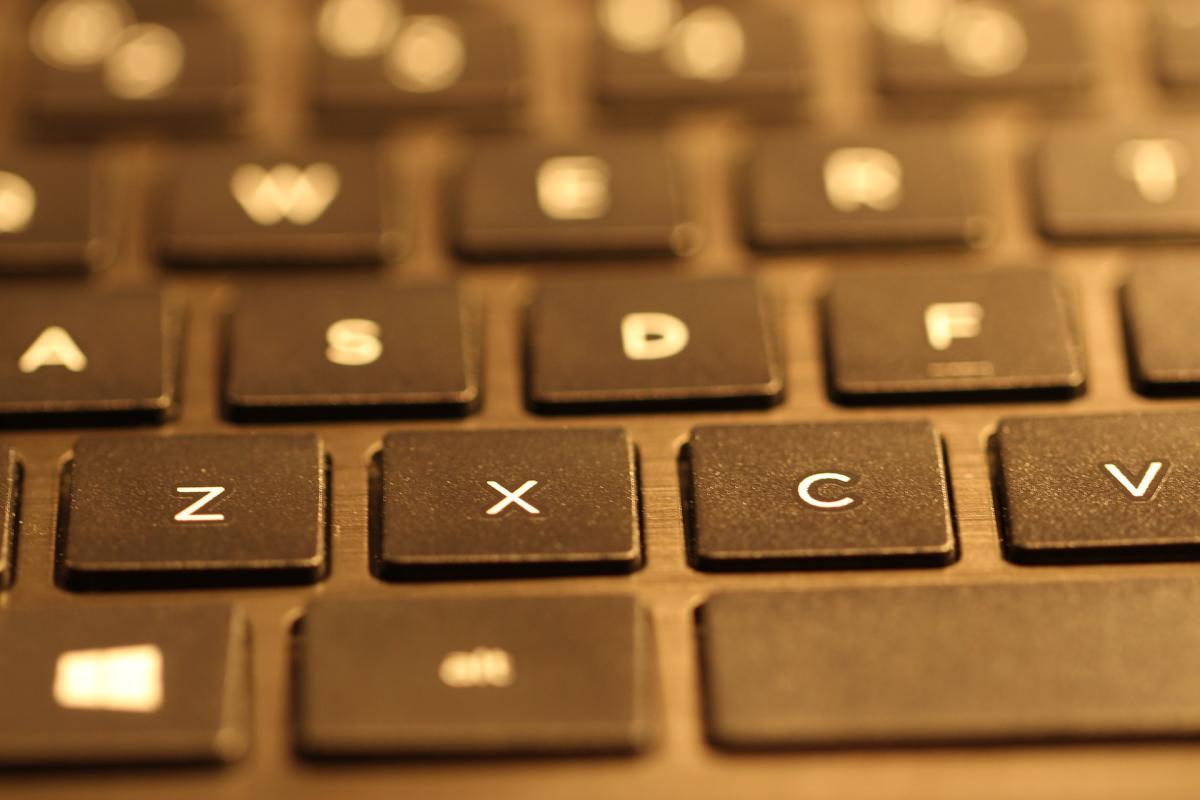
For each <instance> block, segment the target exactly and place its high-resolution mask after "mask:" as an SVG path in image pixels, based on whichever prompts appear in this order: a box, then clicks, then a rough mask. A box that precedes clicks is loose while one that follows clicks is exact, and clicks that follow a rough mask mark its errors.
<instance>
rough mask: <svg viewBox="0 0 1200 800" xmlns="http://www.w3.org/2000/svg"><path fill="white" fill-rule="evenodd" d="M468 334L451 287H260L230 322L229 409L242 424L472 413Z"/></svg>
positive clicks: (474, 374)
mask: <svg viewBox="0 0 1200 800" xmlns="http://www.w3.org/2000/svg"><path fill="white" fill-rule="evenodd" d="M470 327H471V326H469V325H468V321H467V319H466V314H465V311H464V309H463V307H462V303H461V300H460V298H459V293H458V290H457V289H455V288H454V287H452V286H408V287H404V288H393V287H389V286H381V285H378V284H351V285H341V284H339V285H322V286H311V287H293V288H287V287H284V288H279V287H272V288H270V289H261V290H258V291H255V292H252V293H249V294H247V295H246V296H245V297H243V298H242V299H241V301H240V302H239V303H238V306H237V309H236V310H235V312H234V315H233V320H232V323H231V331H232V332H231V336H230V354H229V368H228V382H227V383H226V387H225V402H226V405H227V407H228V408H229V410H230V412H231V413H232V414H233V416H234V417H235V418H237V419H264V420H276V419H281V418H304V417H309V418H311V417H322V416H397V415H422V414H424V415H444V414H466V413H467V412H469V411H470V410H471V409H473V408H474V407H475V406H476V404H477V403H478V401H479V392H480V389H479V375H478V372H479V368H478V363H477V362H478V358H477V355H478V354H477V348H476V346H475V344H474V338H475V334H474V333H473V331H472V330H470Z"/></svg>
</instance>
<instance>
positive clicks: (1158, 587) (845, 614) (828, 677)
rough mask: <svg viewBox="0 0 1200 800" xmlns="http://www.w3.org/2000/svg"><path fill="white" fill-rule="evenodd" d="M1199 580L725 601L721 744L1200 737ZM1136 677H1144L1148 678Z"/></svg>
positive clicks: (714, 732)
mask: <svg viewBox="0 0 1200 800" xmlns="http://www.w3.org/2000/svg"><path fill="white" fill-rule="evenodd" d="M1197 603H1200V584H1198V583H1197V582H1196V581H1192V580H1174V581H1152V580H1143V581H1119V582H1097V581H1089V582H1085V583H1076V584H1070V583H1021V584H1011V585H991V586H986V585H985V586H907V587H892V588H870V589H831V590H827V591H807V592H794V593H787V594H768V593H761V594H726V595H718V596H717V597H714V598H713V599H712V600H710V601H709V602H708V603H707V604H706V605H705V606H704V607H703V608H702V609H701V612H700V649H701V658H702V660H703V669H702V675H703V676H704V689H705V694H706V698H707V703H708V710H707V721H708V735H709V738H710V739H711V740H712V741H713V742H714V743H716V744H718V745H720V746H722V747H730V748H739V749H744V748H760V747H765V748H780V747H817V746H824V747H828V746H850V745H883V744H932V743H954V744H963V743H971V742H1001V741H1060V740H1084V739H1147V738H1153V737H1180V736H1195V735H1197V734H1200V677H1197V675H1198V673H1197V672H1196V670H1195V669H1193V668H1192V665H1194V664H1196V663H1197V662H1198V661H1200V629H1197V627H1196V626H1194V625H1187V624H1180V621H1181V620H1187V619H1190V618H1191V615H1192V613H1193V610H1194V609H1195V608H1196V604H1197ZM1130 676H1137V678H1136V680H1134V679H1131V677H1130Z"/></svg>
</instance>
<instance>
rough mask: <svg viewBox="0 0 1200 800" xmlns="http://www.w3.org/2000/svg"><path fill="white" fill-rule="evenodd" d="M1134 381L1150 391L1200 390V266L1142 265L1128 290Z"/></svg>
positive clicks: (1127, 285) (1129, 282)
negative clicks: (1197, 311)
mask: <svg viewBox="0 0 1200 800" xmlns="http://www.w3.org/2000/svg"><path fill="white" fill-rule="evenodd" d="M1123 300H1124V305H1125V328H1126V331H1127V333H1128V336H1129V353H1130V361H1131V365H1130V366H1131V369H1132V371H1133V379H1134V383H1135V384H1136V385H1137V387H1138V389H1139V390H1140V391H1142V392H1145V393H1147V394H1197V393H1200V318H1197V316H1196V309H1197V308H1200V269H1198V268H1197V267H1196V265H1194V264H1176V263H1155V264H1142V265H1139V266H1138V267H1137V268H1136V269H1135V270H1134V271H1133V272H1132V273H1131V274H1130V276H1129V280H1128V282H1127V283H1126V284H1125V291H1124V296H1123Z"/></svg>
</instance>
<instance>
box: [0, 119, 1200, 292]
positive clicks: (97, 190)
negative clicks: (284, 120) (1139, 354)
mask: <svg viewBox="0 0 1200 800" xmlns="http://www.w3.org/2000/svg"><path fill="white" fill-rule="evenodd" d="M960 145H961V143H960V142H958V141H957V140H956V139H955V138H954V137H953V136H952V135H951V134H950V133H949V132H948V131H947V130H945V129H944V128H941V127H937V126H925V125H909V126H900V127H892V128H884V129H877V130H876V131H875V132H869V131H868V132H862V133H855V134H831V133H815V132H812V131H804V130H799V129H779V130H775V131H769V132H767V133H765V134H764V135H763V136H762V137H761V138H760V140H759V142H758V145H757V147H756V148H755V149H754V151H753V152H752V154H751V155H750V157H749V159H748V160H747V162H746V163H745V164H744V169H742V170H741V174H742V178H743V180H742V182H741V183H742V186H741V191H739V193H738V194H739V201H740V209H739V214H740V216H741V217H742V228H743V234H744V237H745V238H746V240H747V241H748V242H749V243H750V244H751V245H753V246H754V247H756V248H758V249H760V250H769V251H789V250H790V251H803V250H812V249H814V248H817V249H829V248H839V247H848V246H864V247H869V246H875V247H881V246H891V247H894V246H897V245H936V246H947V247H956V246H957V247H968V246H969V247H984V246H986V245H987V244H988V243H989V242H990V241H991V240H992V239H993V238H994V237H995V236H996V234H997V232H998V226H999V225H1000V221H999V218H998V215H997V213H996V211H995V209H994V208H990V207H989V206H988V205H987V204H986V203H985V202H983V184H982V182H981V175H980V169H979V167H980V166H981V162H980V159H979V158H977V157H974V156H972V155H971V154H970V152H969V151H968V150H967V149H965V148H963V147H961V146H960ZM176 156H177V158H175V159H173V162H172V167H171V169H170V170H168V171H167V172H166V173H165V174H164V177H163V179H162V180H160V181H156V182H155V187H154V189H153V190H152V192H151V197H152V199H151V202H150V204H149V205H150V208H149V209H148V210H147V215H148V219H147V222H148V225H147V228H148V230H149V234H148V235H149V237H150V241H149V242H147V243H146V249H148V251H149V253H150V255H151V257H152V258H154V259H155V260H157V261H160V262H162V263H165V264H167V265H170V266H175V267H226V268H246V267H251V268H253V267H258V268H262V267H271V266H291V267H296V266H321V265H324V266H330V267H334V266H342V267H344V266H360V267H361V266H373V265H379V264H382V263H385V262H388V261H390V260H393V259H395V258H397V257H398V256H400V255H402V254H403V253H404V252H405V250H406V248H407V246H408V244H409V242H410V240H411V238H412V234H411V232H410V231H409V230H408V228H409V227H410V224H409V220H410V219H411V216H412V215H411V211H412V209H411V208H409V207H408V205H407V204H408V202H409V200H408V198H406V197H405V196H404V193H403V192H401V191H399V190H398V186H397V185H396V182H394V181H392V180H391V179H390V178H389V174H390V168H389V166H388V165H387V163H385V162H384V160H382V159H381V158H380V157H379V154H378V153H377V152H376V150H375V148H374V147H373V146H369V145H354V144H350V143H348V142H344V141H343V142H341V143H328V142H327V143H326V144H324V145H322V146H314V147H308V148H296V150H295V152H288V153H284V152H272V153H265V152H262V151H259V150H252V149H246V148H237V147H233V148H231V147H196V148H190V149H185V150H180V151H177V152H176ZM1197 160H1200V127H1197V126H1196V125H1195V124H1193V123H1189V122H1184V121H1175V122H1170V123H1162V124H1153V123H1144V124H1140V125H1130V126H1124V127H1115V126H1112V125H1099V126H1097V125H1091V124H1073V125H1059V126H1056V127H1054V128H1053V129H1052V130H1051V131H1050V133H1049V134H1048V135H1047V136H1046V137H1045V139H1044V141H1043V143H1042V144H1041V146H1040V148H1039V149H1038V150H1037V152H1036V155H1035V156H1034V159H1033V166H1034V170H1033V174H1034V186H1033V192H1032V196H1033V197H1034V199H1035V202H1034V203H1033V205H1034V206H1035V208H1036V214H1037V218H1038V219H1037V224H1038V226H1039V227H1040V229H1041V230H1042V232H1043V233H1044V234H1045V235H1046V236H1047V237H1050V238H1053V239H1055V240H1061V241H1076V242H1093V241H1101V240H1129V241H1136V240H1139V239H1142V240H1151V239H1153V240H1177V241H1189V240H1194V239H1196V238H1197V237H1198V236H1200V223H1198V222H1197V221H1196V220H1198V219H1200V173H1198V172H1196V171H1194V170H1189V165H1190V164H1192V163H1193V162H1195V161H1197ZM682 175H683V173H682V171H681V170H680V168H679V164H678V163H677V162H676V160H675V159H674V158H673V157H672V156H671V155H670V151H669V148H668V147H667V144H666V141H665V139H664V137H663V136H661V135H658V134H648V133H624V134H607V135H597V136H593V137H592V138H590V139H587V140H581V141H576V142H573V143H549V142H544V141H537V140H534V139H526V138H497V139H484V140H480V141H479V142H477V143H476V144H475V146H474V147H473V148H472V153H471V156H470V158H469V159H468V161H467V163H466V164H465V165H464V166H463V167H462V168H461V169H460V170H457V171H456V173H455V176H454V179H453V180H451V181H448V182H447V184H446V187H445V194H446V203H445V208H444V211H445V216H446V226H445V227H446V231H447V237H448V241H447V248H448V249H449V250H452V251H453V252H454V253H455V254H457V255H458V256H459V257H460V258H462V259H464V260H468V261H480V260H482V261H503V260H512V259H539V258H561V259H570V258H617V257H638V256H642V257H645V256H657V257H671V256H676V255H692V254H695V253H696V252H698V251H699V250H701V249H702V248H703V246H704V244H705V240H706V238H707V237H706V231H705V230H704V228H703V226H702V225H701V224H700V223H699V222H698V221H697V220H696V213H695V212H696V209H695V208H692V207H690V203H689V201H688V200H687V197H688V191H687V184H686V182H685V181H684V180H683V177H682ZM108 184H109V181H108V180H107V178H106V177H105V175H104V174H102V173H101V171H100V170H99V169H97V168H96V166H95V165H94V164H92V163H91V158H90V156H89V155H88V154H87V153H86V152H85V151H82V150H78V149H74V148H69V147H68V148H41V149H38V150H34V151H26V152H24V153H21V152H12V153H10V154H8V155H6V156H4V157H3V158H2V159H0V274H3V273H34V274H36V273H45V272H59V271H66V272H72V271H74V272H79V271H83V270H87V269H89V268H97V267H102V266H105V265H107V264H109V263H111V261H112V260H113V258H114V257H115V255H116V254H117V252H118V251H119V250H120V249H121V247H122V245H123V244H124V242H123V238H124V237H123V236H122V232H121V230H120V229H119V228H120V225H119V223H120V222H121V219H120V217H119V216H118V214H116V213H115V212H114V210H113V208H112V203H111V197H110V195H111V191H110V186H109V185H108Z"/></svg>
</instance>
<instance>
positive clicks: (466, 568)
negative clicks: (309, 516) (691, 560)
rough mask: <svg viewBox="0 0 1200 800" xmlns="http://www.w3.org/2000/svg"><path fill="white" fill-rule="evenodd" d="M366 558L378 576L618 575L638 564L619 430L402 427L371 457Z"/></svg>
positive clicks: (630, 469) (632, 478)
mask: <svg viewBox="0 0 1200 800" xmlns="http://www.w3.org/2000/svg"><path fill="white" fill-rule="evenodd" d="M377 466H378V469H379V476H378V486H377V488H376V511H377V515H378V519H377V526H376V527H377V532H378V538H377V541H376V542H375V547H374V548H373V549H374V550H375V553H374V556H375V558H374V562H375V565H376V569H377V571H378V572H379V573H380V574H381V575H382V576H384V577H388V578H408V577H416V578H425V577H439V576H443V575H496V574H504V573H507V574H519V573H565V572H629V571H631V570H633V569H636V568H637V567H638V566H639V565H640V564H641V561H642V550H641V536H640V527H639V520H638V490H637V469H636V463H635V455H634V450H633V445H632V444H631V443H630V441H629V439H628V438H627V437H626V436H625V433H624V432H623V431H620V430H567V429H543V430H507V431H406V432H403V433H392V434H389V435H388V436H386V437H385V438H384V440H383V451H382V452H381V453H380V455H379V457H378V464H377Z"/></svg>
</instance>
